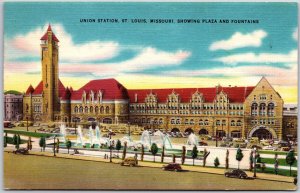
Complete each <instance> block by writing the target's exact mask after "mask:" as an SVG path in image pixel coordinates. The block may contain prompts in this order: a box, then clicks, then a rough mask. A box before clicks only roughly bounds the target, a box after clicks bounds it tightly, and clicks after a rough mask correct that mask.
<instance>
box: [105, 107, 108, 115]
mask: <svg viewBox="0 0 300 193" xmlns="http://www.w3.org/2000/svg"><path fill="white" fill-rule="evenodd" d="M105 113H106V114H108V113H109V107H108V106H107V107H106V108H105Z"/></svg>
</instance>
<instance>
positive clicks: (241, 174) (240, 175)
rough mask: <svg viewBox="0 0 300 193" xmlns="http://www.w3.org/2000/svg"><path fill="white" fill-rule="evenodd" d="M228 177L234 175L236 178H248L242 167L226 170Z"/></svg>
mask: <svg viewBox="0 0 300 193" xmlns="http://www.w3.org/2000/svg"><path fill="white" fill-rule="evenodd" d="M224 175H225V176H226V177H234V178H240V179H246V178H248V176H247V174H246V173H245V172H244V171H243V170H240V169H233V170H229V171H227V172H225V174H224Z"/></svg>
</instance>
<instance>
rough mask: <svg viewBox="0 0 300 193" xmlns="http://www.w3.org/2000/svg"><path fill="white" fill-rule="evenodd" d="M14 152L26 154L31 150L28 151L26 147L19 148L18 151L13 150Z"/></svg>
mask: <svg viewBox="0 0 300 193" xmlns="http://www.w3.org/2000/svg"><path fill="white" fill-rule="evenodd" d="M13 153H15V154H23V155H26V154H28V153H29V152H28V149H26V148H20V149H17V150H16V151H13Z"/></svg>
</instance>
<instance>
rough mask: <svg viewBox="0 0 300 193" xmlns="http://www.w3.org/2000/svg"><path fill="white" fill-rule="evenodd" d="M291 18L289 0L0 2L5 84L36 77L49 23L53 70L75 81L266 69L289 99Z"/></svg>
mask: <svg viewBox="0 0 300 193" xmlns="http://www.w3.org/2000/svg"><path fill="white" fill-rule="evenodd" d="M297 18H298V16H297V4H296V3H203V2H202V3H195V2H193V3H188V2H185V3H129V2H127V3H124V2H123V3H112V2H110V3H100V2H90V3H79V2H77V3H71V2H65V3H62V2H53V3H38V2H34V3H29V2H6V3H5V4H4V89H5V90H10V89H14V90H18V91H21V92H25V91H26V89H27V88H28V86H29V85H30V84H32V85H33V87H35V86H36V85H37V84H38V82H39V81H40V80H41V58H40V38H41V37H42V36H43V34H44V33H45V32H46V30H47V27H48V24H49V23H50V24H51V26H52V30H53V32H54V33H55V35H56V36H57V38H58V39H59V41H60V42H59V77H60V79H61V81H62V82H63V84H64V85H65V86H72V87H73V88H74V89H78V88H80V87H81V86H83V85H84V84H86V83H87V82H88V81H89V80H93V79H103V78H115V79H117V80H118V81H119V82H120V83H122V84H123V85H124V86H125V87H127V88H129V89H133V88H136V89H142V88H184V87H189V88H191V87H192V88H198V87H213V86H216V85H218V84H220V85H222V86H228V85H231V86H255V85H256V84H257V83H258V82H259V80H260V79H261V78H262V76H265V77H266V78H267V80H268V81H269V82H270V83H271V84H272V86H273V87H274V88H275V90H277V91H278V92H279V93H280V95H281V96H282V97H283V99H284V101H285V103H292V104H296V103H297V96H298V94H297V92H298V91H297V81H298V76H297V71H298V67H297V63H298V50H297V45H298V43H297V42H298V21H297ZM81 19H96V22H95V23H94V22H91V23H90V22H80V20H81ZM97 19H118V21H119V22H118V23H98V22H97ZM122 19H127V22H124V23H123V22H122ZM131 19H146V21H147V23H133V22H132V21H131ZM150 19H173V21H174V23H163V24H162V23H150V22H149V21H150ZM177 19H195V20H197V19H199V21H200V23H177ZM220 19H221V20H223V21H226V20H229V22H228V23H224V22H223V23H221V22H219V21H220ZM231 20H258V21H259V22H258V23H232V22H231ZM213 21H217V22H216V23H213Z"/></svg>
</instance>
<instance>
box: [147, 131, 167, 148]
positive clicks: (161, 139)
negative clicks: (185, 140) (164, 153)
mask: <svg viewBox="0 0 300 193" xmlns="http://www.w3.org/2000/svg"><path fill="white" fill-rule="evenodd" d="M151 141H152V143H156V144H157V145H159V146H161V147H162V146H165V148H166V149H172V144H171V140H170V138H169V136H168V135H165V134H163V133H162V132H161V131H160V130H158V131H156V132H155V133H154V135H153V137H152V139H151Z"/></svg>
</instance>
